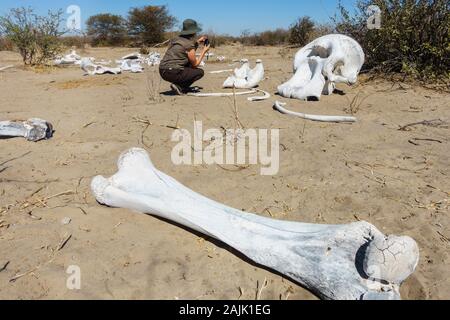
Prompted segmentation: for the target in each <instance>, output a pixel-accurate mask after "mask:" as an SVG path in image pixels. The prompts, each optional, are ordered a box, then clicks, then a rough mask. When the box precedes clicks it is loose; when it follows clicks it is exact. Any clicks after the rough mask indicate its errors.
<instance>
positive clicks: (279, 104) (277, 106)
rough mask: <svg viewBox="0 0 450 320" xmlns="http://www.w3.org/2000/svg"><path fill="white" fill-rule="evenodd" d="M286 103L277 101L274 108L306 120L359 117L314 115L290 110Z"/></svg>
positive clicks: (353, 118)
mask: <svg viewBox="0 0 450 320" xmlns="http://www.w3.org/2000/svg"><path fill="white" fill-rule="evenodd" d="M285 105H286V103H282V102H279V101H275V105H274V106H273V108H274V109H275V110H277V111H279V112H281V113H283V114H287V115H290V116H294V117H299V118H302V119H306V120H311V121H319V122H356V121H358V119H356V118H355V117H345V116H320V115H313V114H306V113H299V112H294V111H290V110H287V109H285V108H284V106H285Z"/></svg>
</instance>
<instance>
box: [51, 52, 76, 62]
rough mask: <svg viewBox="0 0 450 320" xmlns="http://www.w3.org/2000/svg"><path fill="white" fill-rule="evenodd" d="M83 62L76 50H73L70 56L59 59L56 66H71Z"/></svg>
mask: <svg viewBox="0 0 450 320" xmlns="http://www.w3.org/2000/svg"><path fill="white" fill-rule="evenodd" d="M80 60H81V57H80V56H79V55H78V54H77V53H76V51H75V50H72V51H71V52H70V54H67V55H65V56H63V57H59V58H57V59H56V60H55V61H54V63H55V64H56V65H70V64H76V63H77V62H79V61H80Z"/></svg>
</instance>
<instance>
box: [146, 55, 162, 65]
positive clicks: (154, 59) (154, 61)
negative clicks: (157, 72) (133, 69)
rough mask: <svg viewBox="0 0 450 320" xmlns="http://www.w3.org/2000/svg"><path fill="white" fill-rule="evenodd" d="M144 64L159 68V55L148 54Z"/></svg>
mask: <svg viewBox="0 0 450 320" xmlns="http://www.w3.org/2000/svg"><path fill="white" fill-rule="evenodd" d="M145 62H146V63H147V64H148V65H149V66H159V65H160V64H161V54H160V53H158V52H150V53H149V55H148V58H146V61H145Z"/></svg>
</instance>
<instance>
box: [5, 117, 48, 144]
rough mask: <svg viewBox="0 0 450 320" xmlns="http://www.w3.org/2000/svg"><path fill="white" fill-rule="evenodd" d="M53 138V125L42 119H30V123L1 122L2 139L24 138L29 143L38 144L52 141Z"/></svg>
mask: <svg viewBox="0 0 450 320" xmlns="http://www.w3.org/2000/svg"><path fill="white" fill-rule="evenodd" d="M52 136H53V126H52V124H51V123H49V122H47V121H45V120H41V119H36V118H33V119H29V120H28V121H23V122H19V121H0V137H6V138H12V137H23V138H25V139H27V140H28V141H33V142H37V141H40V140H43V139H50V138H51V137H52Z"/></svg>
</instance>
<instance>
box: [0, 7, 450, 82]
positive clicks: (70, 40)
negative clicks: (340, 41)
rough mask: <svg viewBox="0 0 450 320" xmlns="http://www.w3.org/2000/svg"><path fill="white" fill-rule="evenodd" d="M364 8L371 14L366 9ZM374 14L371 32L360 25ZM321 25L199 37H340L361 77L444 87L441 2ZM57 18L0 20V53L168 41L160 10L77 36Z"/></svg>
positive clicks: (282, 40)
mask: <svg viewBox="0 0 450 320" xmlns="http://www.w3.org/2000/svg"><path fill="white" fill-rule="evenodd" d="M371 6H372V7H371ZM373 6H376V7H375V8H377V10H378V14H379V18H380V26H379V28H378V27H377V28H369V25H368V22H369V21H370V19H372V18H373V17H372V16H371V15H372V14H373V13H374V11H373V10H372V11H368V8H370V7H371V8H373ZM338 9H339V14H338V15H337V16H335V17H334V18H332V19H331V21H330V22H329V24H318V23H316V22H314V21H313V20H312V19H311V18H309V17H301V18H299V19H298V20H297V21H295V22H294V23H293V24H292V25H291V27H290V28H288V29H276V30H268V31H264V32H259V33H252V32H250V31H243V32H242V34H241V35H240V36H228V35H220V34H215V33H214V32H212V31H205V32H204V33H205V34H208V35H209V37H210V39H211V43H212V45H213V47H215V46H221V45H226V44H233V43H239V44H242V45H248V46H287V45H290V46H293V47H301V46H304V45H305V44H307V43H308V42H310V41H311V40H313V39H315V38H317V37H319V36H321V35H325V34H330V33H341V34H347V35H349V36H351V37H353V38H354V39H355V40H357V41H358V42H359V43H360V44H361V45H362V47H363V49H364V51H365V53H366V56H367V61H366V66H365V68H367V69H372V70H377V71H381V72H388V73H402V74H405V75H409V76H413V77H415V78H419V79H422V80H428V81H430V80H431V81H433V80H434V79H440V80H442V79H444V81H447V82H448V81H449V79H450V40H449V30H450V2H449V1H448V0H357V5H356V8H355V9H356V10H355V11H354V12H353V13H349V12H348V11H347V10H346V9H345V8H344V7H343V6H342V5H341V4H340V3H339V6H338ZM61 17H62V11H59V12H57V13H51V12H49V14H48V15H47V16H44V17H39V16H37V15H35V14H34V13H33V11H32V10H31V9H24V8H20V9H13V10H11V12H10V13H9V14H7V15H5V16H3V17H0V50H13V49H15V50H18V51H19V52H20V53H21V55H22V57H23V58H24V63H25V64H35V63H43V62H45V61H47V60H48V59H50V58H51V57H52V56H54V55H55V54H57V53H58V52H59V51H60V50H62V47H63V46H66V47H73V46H75V47H78V48H84V47H86V46H87V45H90V46H134V47H141V48H145V47H150V46H153V45H155V44H159V43H162V42H164V41H165V40H167V39H170V38H172V37H173V36H175V34H176V33H174V32H171V30H174V27H175V26H176V25H177V24H178V20H177V19H176V18H175V17H174V16H172V15H171V14H170V12H169V11H168V8H167V7H166V6H144V7H141V8H132V9H130V10H129V12H128V15H127V16H126V17H122V16H119V15H113V14H110V13H104V14H98V15H95V16H92V17H90V18H89V19H88V20H87V22H86V31H85V32H84V33H82V34H80V35H77V36H67V35H66V34H64V33H63V32H61V31H60V30H61V28H60V26H61V23H62V19H61Z"/></svg>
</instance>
